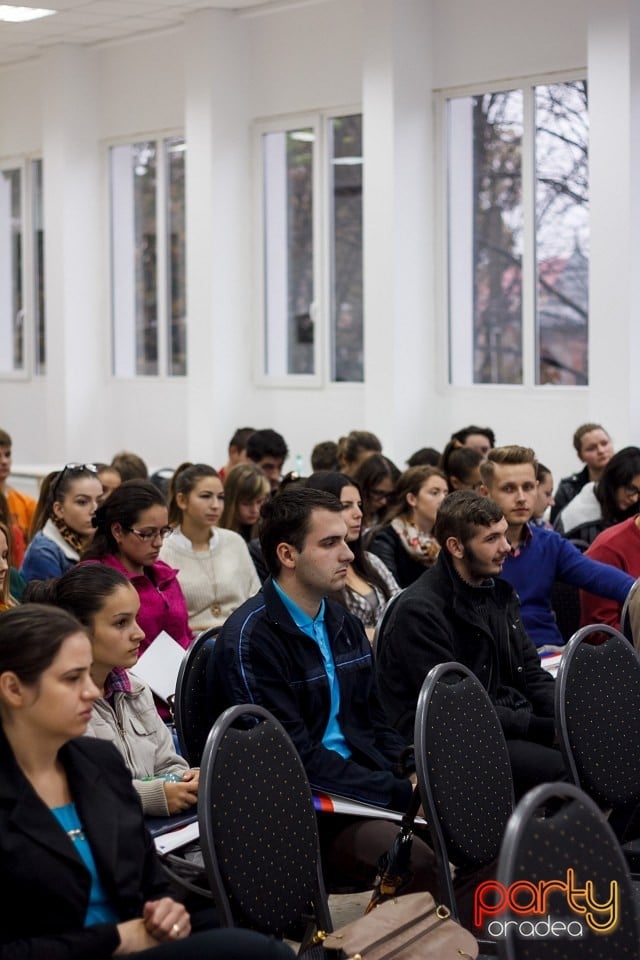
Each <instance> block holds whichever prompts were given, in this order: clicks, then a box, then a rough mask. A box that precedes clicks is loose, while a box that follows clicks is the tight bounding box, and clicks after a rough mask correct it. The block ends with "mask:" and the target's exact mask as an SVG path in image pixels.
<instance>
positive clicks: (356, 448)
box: [338, 430, 382, 477]
mask: <svg viewBox="0 0 640 960" xmlns="http://www.w3.org/2000/svg"><path fill="white" fill-rule="evenodd" d="M374 453H382V444H381V443H380V441H379V440H378V438H377V437H376V435H375V433H369V431H368V430H351V432H350V433H348V434H347V436H346V437H341V438H340V441H339V443H338V465H339V468H340V470H341V472H342V473H346V475H347V476H348V477H354V476H355V475H356V473H357V471H358V468H359V467H360V466H362V464H363V463H364V462H365V460H367V459H368V458H369V457H370V456H371V455H372V454H374Z"/></svg>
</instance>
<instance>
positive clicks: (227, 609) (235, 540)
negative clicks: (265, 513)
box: [160, 463, 260, 633]
mask: <svg viewBox="0 0 640 960" xmlns="http://www.w3.org/2000/svg"><path fill="white" fill-rule="evenodd" d="M231 472H232V473H233V470H232V471H231ZM223 503H224V491H223V487H222V481H221V479H220V477H219V476H218V474H217V472H216V471H215V470H214V469H213V467H210V466H208V465H207V464H204V463H196V464H193V463H183V464H182V465H181V466H179V467H178V468H177V469H176V472H175V473H174V475H173V480H172V481H171V500H170V503H169V522H170V523H171V525H172V526H173V530H172V532H171V534H170V536H168V537H167V539H166V540H165V541H164V543H163V544H162V549H161V550H160V558H161V559H162V560H164V562H165V563H167V564H169V566H170V567H174V568H175V569H176V570H177V571H178V582H179V583H180V586H181V588H182V592H183V594H184V596H185V599H186V602H187V609H188V611H189V626H190V627H191V629H192V630H193V631H194V632H196V633H199V632H200V631H201V630H208V629H209V628H210V627H219V626H221V625H222V624H223V623H224V621H225V620H226V619H227V617H228V616H229V615H230V614H231V613H233V611H234V610H236V609H237V607H239V606H240V604H241V603H244V601H245V600H247V599H248V598H249V597H252V596H253V594H254V593H256V592H257V591H258V590H259V589H260V581H259V579H258V576H257V574H256V571H255V568H254V566H253V562H252V560H251V557H250V556H249V551H248V549H247V544H246V543H245V541H244V540H243V539H242V537H241V536H240V534H238V533H234V532H233V531H232V530H220V529H218V528H217V524H218V521H219V520H220V517H221V515H222V507H223Z"/></svg>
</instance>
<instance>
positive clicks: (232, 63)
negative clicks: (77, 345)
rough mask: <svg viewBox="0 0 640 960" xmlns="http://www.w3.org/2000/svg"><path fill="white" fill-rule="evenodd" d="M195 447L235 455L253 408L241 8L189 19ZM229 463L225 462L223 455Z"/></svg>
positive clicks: (198, 451)
mask: <svg viewBox="0 0 640 960" xmlns="http://www.w3.org/2000/svg"><path fill="white" fill-rule="evenodd" d="M185 69H186V82H185V91H186V92H185V97H186V103H185V133H186V142H187V159H186V183H187V236H188V238H189V242H188V246H187V289H188V291H189V300H188V304H187V315H188V359H187V363H188V400H187V423H186V424H185V430H186V433H187V437H188V451H189V456H190V457H191V458H197V459H199V460H211V459H214V458H217V460H216V463H217V461H218V460H220V457H221V456H222V455H224V454H226V447H227V443H228V441H229V438H230V437H231V435H232V433H233V430H234V429H235V427H236V426H241V425H242V422H243V421H244V419H246V414H245V413H244V409H245V408H244V406H243V402H244V403H246V400H244V395H246V393H247V391H246V389H245V385H246V383H247V381H248V380H249V378H250V376H251V368H252V361H253V342H252V330H251V328H250V326H249V317H250V309H251V272H250V270H249V269H248V265H249V264H250V263H251V260H250V256H251V244H250V236H251V231H250V210H251V178H250V162H249V154H250V127H249V121H248V107H247V85H248V76H249V67H248V54H247V49H246V36H245V27H244V23H243V21H242V20H241V19H239V18H238V17H237V16H236V15H235V14H233V13H231V12H229V11H224V10H209V9H207V10H200V11H198V12H196V13H194V14H191V15H190V16H188V17H187V18H186V27H185ZM220 462H221V463H222V462H224V459H223V460H220Z"/></svg>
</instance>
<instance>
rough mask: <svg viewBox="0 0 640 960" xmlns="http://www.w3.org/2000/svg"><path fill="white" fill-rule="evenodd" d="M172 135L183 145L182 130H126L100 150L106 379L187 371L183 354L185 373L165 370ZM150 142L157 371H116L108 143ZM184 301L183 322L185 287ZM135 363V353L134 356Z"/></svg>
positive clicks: (177, 377)
mask: <svg viewBox="0 0 640 960" xmlns="http://www.w3.org/2000/svg"><path fill="white" fill-rule="evenodd" d="M174 138H180V139H182V140H184V141H185V145H186V136H185V133H184V130H177V129H176V130H162V131H156V132H146V133H139V134H129V135H127V136H123V137H118V138H113V139H109V140H106V141H103V143H102V150H103V163H104V170H105V178H104V179H105V185H106V186H105V192H106V197H105V209H106V216H105V223H106V239H105V249H106V251H107V263H108V265H109V268H108V273H107V281H106V282H107V291H106V297H107V308H108V314H107V316H108V323H107V331H108V334H107V335H108V338H109V345H108V350H107V356H108V364H109V367H108V377H109V379H110V380H117V381H124V382H129V381H135V382H137V383H139V382H140V381H142V382H147V381H148V382H168V383H176V382H181V381H186V379H187V377H188V375H189V357H188V354H187V373H186V374H171V373H169V372H168V367H169V350H168V344H169V328H170V325H171V318H170V310H169V286H168V282H169V274H168V263H167V256H168V250H167V239H168V238H167V225H168V217H167V214H168V210H167V198H168V193H167V187H168V181H167V167H166V163H165V150H164V146H165V141H167V140H172V139H174ZM149 142H154V143H155V145H156V157H157V167H156V169H157V181H156V236H157V238H158V239H157V247H156V268H157V275H156V293H157V303H158V316H157V323H158V373H135V372H134V373H130V374H128V373H117V372H116V369H115V363H116V353H117V351H116V331H115V326H114V302H113V300H114V298H113V267H114V263H113V247H112V234H111V227H112V224H111V163H110V152H111V148H112V147H122V146H127V145H131V144H134V143H149ZM185 206H186V190H185ZM186 301H187V318H186V323H187V325H188V323H189V314H188V291H187V293H186ZM134 363H135V357H134Z"/></svg>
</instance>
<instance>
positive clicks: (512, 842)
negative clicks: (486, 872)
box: [477, 783, 640, 960]
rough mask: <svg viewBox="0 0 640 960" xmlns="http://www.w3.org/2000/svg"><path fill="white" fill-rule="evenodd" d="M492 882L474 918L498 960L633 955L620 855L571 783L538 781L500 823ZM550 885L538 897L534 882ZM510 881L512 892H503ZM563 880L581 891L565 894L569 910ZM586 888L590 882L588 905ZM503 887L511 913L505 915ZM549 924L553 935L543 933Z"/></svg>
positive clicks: (639, 940)
mask: <svg viewBox="0 0 640 960" xmlns="http://www.w3.org/2000/svg"><path fill="white" fill-rule="evenodd" d="M497 880H498V884H499V885H501V886H502V891H503V892H502V893H501V892H500V891H499V890H496V889H495V886H494V888H493V890H491V889H489V887H488V886H487V888H485V889H484V890H483V889H481V890H479V891H478V893H477V897H478V901H479V906H482V905H484V904H486V905H487V909H488V912H486V913H483V914H482V917H483V919H484V920H485V921H486V922H488V930H489V932H490V933H493V934H494V935H495V936H496V937H497V942H498V946H499V953H500V956H501V957H503V958H504V960H578V958H580V960H583V958H585V957H586V958H591V960H622V958H628V960H632V958H637V956H638V950H639V945H640V926H639V924H638V915H637V903H636V900H635V897H634V891H633V889H632V884H631V878H630V876H629V872H628V869H627V866H626V863H625V860H624V857H623V856H622V853H621V851H620V848H619V845H618V843H617V841H616V838H615V836H614V834H613V832H612V830H611V828H610V827H609V825H608V823H607V822H606V820H605V818H604V816H603V814H602V813H601V811H600V810H599V809H598V807H597V806H596V804H595V803H594V802H593V801H592V800H590V799H589V797H587V796H586V795H585V794H584V793H583V792H582V791H581V790H579V789H578V788H577V787H575V786H574V785H573V784H568V783H553V784H542V785H541V786H539V787H535V788H534V789H533V790H531V791H529V793H527V794H526V795H525V796H524V797H523V798H522V800H521V801H520V803H519V804H518V806H517V808H516V810H515V811H514V813H513V815H512V816H511V818H510V820H509V823H508V825H507V829H506V832H505V837H504V842H503V844H502V849H501V851H500V859H499V862H498V874H497ZM550 881H558V882H559V886H557V887H556V888H555V889H554V890H550V891H549V892H548V893H544V892H543V891H544V887H541V886H539V885H540V884H546V885H548V884H549V882H550ZM516 883H519V884H521V885H522V886H521V889H520V892H519V893H515V890H517V888H513V887H511V885H512V884H516ZM569 883H571V884H572V886H573V889H574V890H577V891H582V892H578V893H577V894H574V895H573V902H574V904H576V905H577V909H576V908H574V907H572V904H571V902H570V899H569V897H568V894H567V890H566V887H567V885H568V884H569ZM587 884H593V888H592V891H591V894H590V896H591V901H590V906H589V905H587V900H586V897H585V895H584V890H585V887H586V885H587ZM563 885H564V889H563ZM510 888H511V890H513V891H514V897H515V902H516V904H517V905H518V906H519V907H520V910H518V911H513V910H509V891H510ZM496 893H497V894H498V896H497V897H496V899H494V897H495V895H496ZM496 900H497V902H496ZM595 901H597V903H598V905H599V908H598V909H595V907H594V906H593V904H594V902H595ZM492 904H493V905H494V906H493V908H492ZM582 908H585V909H586V911H587V912H586V913H583V912H581V910H582ZM534 909H535V911H536V912H534ZM548 917H550V918H551V922H552V923H548V921H547V918H548ZM534 924H539V925H540V926H538V927H534ZM552 924H553V928H554V930H555V935H554V933H553V932H552V930H551V929H549V930H547V926H549V927H551V925H552ZM563 927H564V929H563ZM595 927H598V928H599V931H598V932H596V930H595V929H594V928H595Z"/></svg>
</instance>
